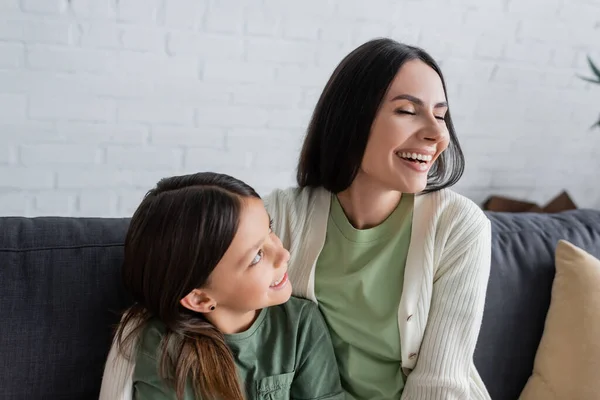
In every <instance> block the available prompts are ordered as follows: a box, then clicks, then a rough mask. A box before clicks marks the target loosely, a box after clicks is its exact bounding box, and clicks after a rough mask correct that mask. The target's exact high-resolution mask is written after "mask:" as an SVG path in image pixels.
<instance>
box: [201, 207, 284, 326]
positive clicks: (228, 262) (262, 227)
mask: <svg viewBox="0 0 600 400" xmlns="http://www.w3.org/2000/svg"><path fill="white" fill-rule="evenodd" d="M243 204H244V206H243V208H242V213H241V215H240V221H239V226H238V230H237V232H236V234H235V236H234V238H233V241H232V242H231V245H230V246H229V248H228V249H227V251H226V252H225V255H224V256H223V258H222V259H221V261H219V263H218V264H217V266H216V267H215V269H214V270H213V272H212V273H211V275H210V277H209V279H208V282H207V285H206V286H205V287H204V288H203V289H202V290H203V291H204V292H205V293H206V294H207V295H208V296H209V297H210V298H211V299H212V301H214V303H215V306H216V310H218V311H219V312H220V313H221V314H225V313H227V314H230V316H235V315H236V314H240V315H241V314H245V313H248V312H251V311H254V310H259V309H261V308H265V307H269V306H273V305H277V304H282V303H285V302H286V301H287V300H288V299H289V298H290V296H291V294H292V285H291V283H290V281H289V280H288V276H287V267H288V261H289V259H290V253H289V252H288V251H287V250H286V249H285V248H283V245H282V244H281V241H280V240H279V238H278V237H277V236H276V235H275V234H274V233H273V232H272V231H271V223H270V218H269V215H268V214H267V211H266V210H265V207H264V204H263V202H262V200H260V199H257V198H246V199H244V200H243Z"/></svg>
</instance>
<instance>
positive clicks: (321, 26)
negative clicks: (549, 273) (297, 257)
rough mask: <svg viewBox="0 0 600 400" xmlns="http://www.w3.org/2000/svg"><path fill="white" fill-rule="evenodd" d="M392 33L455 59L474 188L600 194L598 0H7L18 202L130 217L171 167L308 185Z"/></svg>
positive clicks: (467, 182)
mask: <svg viewBox="0 0 600 400" xmlns="http://www.w3.org/2000/svg"><path fill="white" fill-rule="evenodd" d="M376 36H391V37H393V38H395V39H398V40H401V41H405V42H407V43H411V44H416V45H419V46H422V47H425V48H426V49H427V50H428V51H430V53H432V55H433V56H434V57H435V58H436V59H438V60H439V61H440V63H441V64H442V68H443V70H444V72H445V74H446V77H447V81H448V87H449V100H450V103H451V106H452V111H453V115H454V116H455V119H456V125H457V129H458V133H459V137H460V138H461V141H462V144H463V147H464V150H465V153H466V157H467V170H466V173H465V175H464V178H463V179H462V181H461V182H460V183H459V184H458V185H457V187H456V189H457V190H459V191H460V192H462V193H464V194H466V195H467V196H470V197H471V198H473V200H475V201H476V202H478V203H480V202H481V201H482V200H484V199H485V198H486V197H487V196H489V195H490V194H504V195H509V196H514V197H518V198H523V199H531V200H534V201H538V202H540V203H545V202H547V201H548V200H549V199H550V198H551V197H553V196H554V195H556V194H557V193H558V192H559V191H560V190H561V189H567V190H568V191H569V192H570V193H571V194H572V195H573V197H574V199H575V201H576V202H577V203H578V204H579V205H580V206H581V207H596V208H598V207H600V186H599V185H598V183H597V182H598V172H597V171H598V169H599V168H600V161H599V160H600V130H589V129H588V128H589V126H590V125H591V124H592V122H593V121H594V120H595V118H597V117H598V114H599V113H600V87H599V86H593V85H590V84H586V83H584V82H582V81H581V80H579V79H578V78H577V75H578V74H580V75H588V74H589V72H588V67H587V65H586V61H585V56H586V55H588V54H589V55H591V56H592V57H594V58H595V60H596V61H597V62H598V63H599V64H600V2H598V0H569V1H564V0H487V1H480V0H448V1H442V0H421V1H414V0H400V1H398V0H373V1H369V2H366V1H362V0H304V1H291V0H218V1H217V0H119V1H115V0H0V143H2V146H0V215H29V216H34V215H48V214H55V215H85V216H91V215H93V216H122V215H129V214H131V212H132V211H133V210H134V209H135V207H136V206H137V204H138V202H139V201H140V199H141V197H142V196H143V194H144V193H145V192H146V190H147V189H149V188H150V187H151V186H152V185H153V184H154V183H155V182H156V181H157V180H158V179H160V178H162V177H164V176H168V175H173V174H181V173H188V172H193V171H198V170H207V169H215V170H219V171H223V172H227V173H231V174H234V175H236V176H238V177H240V178H242V179H245V180H247V181H248V182H249V183H250V184H252V185H254V186H255V187H256V188H257V190H258V191H259V192H261V193H263V194H266V193H268V192H269V191H270V190H272V189H273V188H275V187H284V186H288V185H291V184H293V182H294V180H293V178H294V168H295V162H296V159H297V156H298V152H299V149H300V146H301V142H302V137H303V134H304V131H305V129H306V125H307V122H308V119H309V117H310V114H311V111H312V108H313V107H314V105H315V102H316V100H317V98H318V96H319V94H320V92H321V90H322V88H323V86H324V84H325V82H326V80H327V79H328V77H329V75H330V73H331V71H332V70H333V68H334V67H335V65H336V64H337V63H338V62H339V61H340V60H341V58H342V57H343V56H344V55H346V54H347V53H348V52H349V51H350V50H351V49H353V48H354V47H356V46H357V45H359V44H360V43H362V42H363V41H365V40H368V39H371V38H373V37H376Z"/></svg>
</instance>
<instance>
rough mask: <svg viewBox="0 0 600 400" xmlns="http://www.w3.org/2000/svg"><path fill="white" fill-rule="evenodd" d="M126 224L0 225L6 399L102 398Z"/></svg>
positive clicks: (120, 300)
mask: <svg viewBox="0 0 600 400" xmlns="http://www.w3.org/2000/svg"><path fill="white" fill-rule="evenodd" d="M128 222H129V221H128V220H125V219H72V218H31V219H28V218H15V217H13V218H0V227H1V229H0V282H2V292H1V294H0V321H1V322H2V334H1V335H0V354H2V356H1V357H0V371H1V372H0V388H2V398H7V399H97V398H98V394H99V390H100V381H101V377H102V372H103V367H104V361H105V358H106V355H107V352H108V348H109V346H110V340H111V334H112V327H113V326H114V325H115V324H116V323H117V322H118V320H119V315H118V313H119V312H120V311H122V310H123V309H124V308H125V307H126V306H127V305H128V304H129V299H128V298H127V296H126V295H125V293H124V289H123V287H122V284H121V277H120V265H121V260H122V251H123V249H122V243H123V239H124V235H125V232H126V229H127V226H128Z"/></svg>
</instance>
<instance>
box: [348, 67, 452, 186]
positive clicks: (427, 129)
mask: <svg viewBox="0 0 600 400" xmlns="http://www.w3.org/2000/svg"><path fill="white" fill-rule="evenodd" d="M447 111H448V105H447V103H446V96H445V94H444V88H443V86H442V80H441V79H440V77H439V75H438V74H437V73H436V72H435V71H434V70H433V69H432V68H431V67H429V66H428V65H427V64H425V63H424V62H422V61H420V60H411V61H408V62H407V63H405V64H404V65H403V66H402V67H401V68H400V70H399V71H398V73H397V74H396V77H395V78H394V80H393V81H392V83H391V84H390V87H389V88H388V91H387V93H386V95H385V96H384V98H383V100H382V103H381V105H380V107H379V110H378V111H377V114H376V116H375V119H374V121H373V124H372V126H371V132H370V135H369V140H368V142H367V147H366V149H365V154H364V156H363V160H362V164H361V169H360V171H359V175H361V176H360V178H361V179H363V180H364V179H365V178H366V179H368V180H369V181H370V182H371V183H375V184H377V185H378V186H381V187H382V188H384V189H386V190H395V191H400V192H403V193H418V192H421V191H422V190H423V189H425V186H426V185H427V174H428V172H429V170H430V169H431V166H432V165H433V163H434V162H435V161H436V160H437V158H438V157H439V156H440V154H441V153H442V152H443V151H444V150H446V148H447V147H448V142H449V133H448V128H447V126H446V122H445V120H444V117H445V115H446V112H447Z"/></svg>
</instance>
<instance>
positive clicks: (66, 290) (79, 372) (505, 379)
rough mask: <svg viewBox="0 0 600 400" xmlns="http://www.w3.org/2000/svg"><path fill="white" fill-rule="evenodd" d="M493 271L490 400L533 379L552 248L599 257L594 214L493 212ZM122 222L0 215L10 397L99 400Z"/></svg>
mask: <svg viewBox="0 0 600 400" xmlns="http://www.w3.org/2000/svg"><path fill="white" fill-rule="evenodd" d="M488 216H489V218H490V220H491V221H492V235H493V236H492V240H493V242H492V246H493V248H492V270H491V276H490V281H489V286H488V296H487V301H486V309H485V314H484V320H483V326H482V329H481V335H480V338H479V342H478V345H477V349H476V353H475V363H476V365H477V367H478V370H479V372H480V374H481V376H482V378H483V380H484V381H485V383H486V385H487V387H488V390H489V391H490V394H491V395H492V398H493V399H494V400H496V399H497V400H514V399H516V398H517V397H518V394H519V393H520V390H521V389H522V388H523V386H524V385H525V382H526V381H527V378H528V377H529V375H530V374H531V370H532V366H533V358H534V357H535V352H536V350H537V346H538V343H539V340H540V338H541V334H542V331H543V326H544V320H545V316H546V312H547V310H548V306H549V300H550V289H551V285H552V280H553V277H554V247H555V245H556V242H557V241H558V240H559V239H566V240H569V241H571V242H572V243H574V244H576V245H577V246H580V247H582V248H584V249H585V250H587V251H589V252H590V253H592V254H594V255H596V256H600V211H590V210H576V211H570V212H564V213H561V214H553V215H542V214H502V213H489V214H488ZM128 223H129V220H128V219H104V218H56V217H52V218H18V217H5V218H0V283H1V284H2V291H1V292H0V322H1V324H2V329H1V331H0V332H1V333H0V354H1V355H2V357H0V388H1V390H2V396H3V398H10V399H13V398H14V399H31V400H37V399H68V400H70V399H73V400H75V399H77V400H85V399H97V398H98V394H99V390H100V382H101V378H102V372H103V368H104V361H105V358H106V355H107V353H108V349H109V347H110V341H111V335H112V332H113V329H114V327H115V325H116V324H117V323H118V320H119V315H120V312H121V311H123V310H124V309H125V308H126V307H127V306H128V305H129V304H130V302H131V300H130V299H129V297H128V296H127V295H126V294H125V291H124V288H123V286H122V283H121V277H120V266H121V261H122V252H123V248H122V246H123V240H124V236H125V232H126V229H127V226H128Z"/></svg>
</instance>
